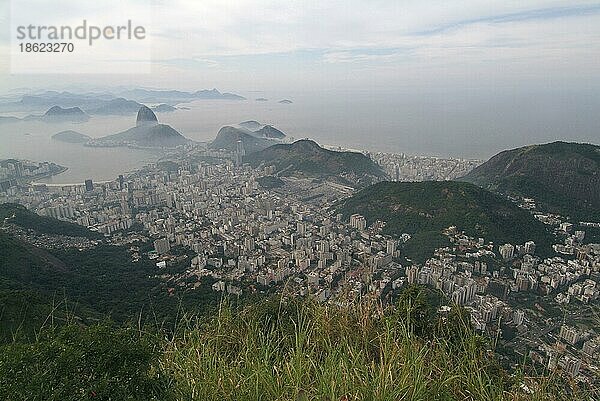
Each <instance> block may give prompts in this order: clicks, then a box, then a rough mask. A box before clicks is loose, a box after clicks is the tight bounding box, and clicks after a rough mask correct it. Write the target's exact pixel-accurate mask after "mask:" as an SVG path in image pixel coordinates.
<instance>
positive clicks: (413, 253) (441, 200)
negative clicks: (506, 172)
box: [338, 181, 552, 261]
mask: <svg viewBox="0 0 600 401" xmlns="http://www.w3.org/2000/svg"><path fill="white" fill-rule="evenodd" d="M338 209H339V211H340V212H342V213H343V214H344V215H345V216H346V218H347V217H349V216H350V215H351V214H353V213H359V214H361V215H363V216H365V218H366V219H367V223H368V224H372V223H373V222H374V221H375V220H382V221H385V222H386V223H387V225H386V227H385V229H384V231H385V233H386V234H390V235H401V234H402V233H408V234H411V235H412V236H413V238H412V239H411V240H409V241H408V243H407V244H406V245H407V252H408V256H410V257H413V258H415V259H417V260H420V261H422V260H423V259H424V258H426V257H427V256H430V255H431V252H432V251H433V249H435V248H436V247H439V246H443V245H444V244H446V243H447V242H446V240H445V238H444V237H443V236H442V235H441V231H442V230H443V229H444V228H447V227H450V226H457V227H458V228H459V229H460V230H463V231H465V232H466V233H467V234H468V235H471V236H473V237H476V238H478V237H483V238H485V239H486V241H493V242H494V243H496V244H500V243H504V242H510V243H524V242H526V241H530V240H532V241H535V242H536V244H537V245H538V249H539V250H540V252H547V251H548V250H549V246H550V244H551V240H552V237H551V235H550V233H549V232H548V231H547V230H546V228H545V226H544V225H543V224H542V223H540V222H539V221H537V220H536V219H535V218H534V217H533V216H532V215H531V214H530V213H528V212H527V211H524V210H521V209H519V208H518V207H517V206H516V205H514V204H513V203H511V202H510V201H508V200H506V199H504V198H502V197H501V196H499V195H495V194H493V193H491V192H489V191H486V190H484V189H481V188H479V187H477V186H475V185H472V184H469V183H464V182H453V181H426V182H381V183H378V184H375V185H373V186H371V187H368V188H366V189H363V190H362V191H360V192H358V193H357V194H355V195H354V196H352V197H351V198H349V199H347V200H346V201H344V202H343V203H342V204H340V205H339V206H338Z"/></svg>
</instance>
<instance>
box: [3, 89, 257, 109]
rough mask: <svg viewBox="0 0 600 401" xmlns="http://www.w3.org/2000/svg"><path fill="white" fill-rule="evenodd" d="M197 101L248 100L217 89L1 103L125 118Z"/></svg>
mask: <svg viewBox="0 0 600 401" xmlns="http://www.w3.org/2000/svg"><path fill="white" fill-rule="evenodd" d="M194 100H246V98H245V97H243V96H240V95H237V94H235V93H229V92H221V91H219V90H217V89H202V90H197V91H193V92H185V91H178V90H161V89H142V88H135V89H125V90H113V91H103V92H86V93H74V92H68V91H62V92H58V91H45V92H40V93H38V92H36V93H30V94H25V95H22V96H21V98H20V99H18V100H15V99H14V98H11V99H10V100H8V101H0V111H11V112H13V111H41V110H45V109H48V108H49V107H53V106H59V107H61V108H72V107H78V108H80V109H81V110H85V111H86V112H87V113H88V114H92V115H93V114H98V115H113V114H114V115H126V114H135V113H136V112H137V110H138V109H139V107H140V106H141V105H142V103H146V104H163V103H164V104H169V105H176V104H178V103H185V102H191V101H194ZM161 111H162V110H161Z"/></svg>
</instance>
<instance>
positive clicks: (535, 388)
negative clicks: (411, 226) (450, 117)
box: [0, 287, 589, 401]
mask: <svg viewBox="0 0 600 401" xmlns="http://www.w3.org/2000/svg"><path fill="white" fill-rule="evenodd" d="M397 306H398V307H397V308H394V309H382V308H381V307H380V306H378V305H362V306H352V307H335V306H324V305H318V304H314V303H312V302H311V301H307V300H299V301H284V300H279V299H278V300H266V301H263V302H259V303H253V304H250V305H246V306H243V307H239V306H232V304H230V303H228V302H223V303H222V304H221V306H220V308H219V309H218V312H217V313H216V314H215V316H214V317H212V318H210V319H208V320H199V319H196V318H192V317H184V318H183V319H182V320H181V325H180V326H179V327H178V329H177V330H176V331H175V332H174V333H171V334H168V335H167V333H166V332H164V331H161V330H158V329H155V328H151V329H149V328H143V327H136V328H131V327H116V326H113V325H111V324H110V323H103V324H98V325H94V326H88V327H86V326H81V325H73V324H70V325H66V326H63V327H52V326H49V327H46V328H44V329H42V330H40V331H39V333H38V336H37V339H36V340H35V341H32V342H20V341H13V342H10V343H6V344H4V345H2V346H1V347H0V399H11V400H81V399H97V400H336V401H337V400H463V399H470V400H561V399H574V398H581V399H584V395H583V394H579V393H577V392H576V393H571V392H570V391H569V392H566V391H565V388H566V387H564V385H563V384H561V383H558V382H557V381H556V380H554V379H553V378H550V377H544V376H540V377H534V378H531V377H525V376H523V375H522V374H520V373H518V372H517V373H516V374H513V375H509V374H507V372H506V371H504V370H503V369H502V368H501V367H500V366H499V365H498V363H497V362H496V360H495V358H494V357H493V353H492V352H491V350H489V349H488V346H487V344H486V342H485V341H484V339H483V338H482V337H480V336H478V335H476V334H475V333H474V332H473V331H472V330H471V329H470V327H469V325H468V322H467V318H466V315H465V314H464V312H463V311H461V310H460V309H458V308H454V309H452V310H451V311H450V312H448V313H446V314H443V315H439V314H437V312H436V311H435V308H432V307H430V306H429V304H428V298H427V293H426V291H425V290H424V289H421V288H418V287H412V288H410V289H408V290H407V291H405V292H404V293H403V294H402V295H401V297H400V300H399V301H398V305H397ZM588 399H589V398H588Z"/></svg>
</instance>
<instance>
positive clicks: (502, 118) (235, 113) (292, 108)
mask: <svg viewBox="0 0 600 401" xmlns="http://www.w3.org/2000/svg"><path fill="white" fill-rule="evenodd" d="M241 94H242V95H244V96H246V97H247V98H248V100H246V101H226V100H201V101H195V102H191V103H186V104H180V105H179V106H183V107H188V108H189V110H177V111H175V112H172V113H158V114H157V116H158V118H159V121H160V122H162V123H166V124H169V125H171V126H173V127H174V128H175V129H177V130H178V131H180V132H181V133H182V134H184V135H185V136H187V137H188V138H191V139H194V140H197V141H210V140H212V139H213V138H214V137H215V135H216V134H217V131H218V130H219V128H220V127H222V126H224V125H230V124H237V123H239V122H242V121H245V120H257V121H259V122H261V123H264V124H272V125H274V126H275V127H277V128H279V129H281V130H282V131H283V132H285V133H286V134H287V135H288V136H291V137H293V138H295V139H301V138H311V139H314V140H316V141H317V142H319V143H321V144H326V145H340V146H344V147H348V148H353V149H366V150H371V151H388V152H403V153H407V154H423V155H432V156H442V157H462V158H478V159H487V158H489V157H490V156H492V155H494V154H495V153H497V152H499V151H501V150H504V149H510V148H514V147H518V146H523V145H526V144H531V143H544V142H550V141H554V140H567V141H578V142H590V143H596V144H597V143H599V142H600V140H599V139H600V130H599V127H600V113H597V110H598V109H599V107H600V95H599V94H597V93H595V92H589V93H583V92H577V93H567V92H556V91H546V92H538V93H530V94H523V93H520V92H515V91H504V92H500V93H499V92H489V91H488V92H482V91H470V90H464V91H458V92H457V91H454V92H452V93H447V92H445V91H431V90H430V91H429V92H427V93H425V92H423V93H418V92H413V93H399V92H395V93H392V92H378V93H371V92H367V91H364V92H356V91H354V92H336V93H329V92H325V91H320V92H319V91H306V92H302V93H268V92H250V93H243V92H242V93H241ZM258 97H265V98H267V99H269V100H268V101H267V102H257V101H255V100H254V99H256V98H258ZM284 98H287V99H291V100H292V101H293V103H292V104H279V103H278V101H279V100H281V99H284ZM41 112H42V110H40V111H38V113H41ZM3 115H19V114H17V113H3ZM22 115H23V113H21V114H20V116H22ZM134 124H135V115H130V116H102V117H92V119H90V121H88V122H86V123H78V124H62V123H61V124H57V123H43V122H23V123H17V124H2V125H0V158H9V157H14V158H20V159H29V160H36V161H51V162H55V163H58V164H61V165H63V166H65V167H68V168H69V169H68V170H67V171H66V172H65V173H62V174H60V175H58V176H54V177H52V178H49V179H47V180H45V181H46V182H52V183H72V182H82V181H83V180H85V179H87V178H92V179H94V180H107V179H113V178H115V177H116V176H117V175H118V174H122V173H124V172H127V171H131V170H133V169H136V168H138V167H141V166H143V165H144V164H146V163H148V162H151V161H154V160H156V159H157V158H158V157H160V154H159V153H157V152H153V151H147V150H135V149H128V148H87V147H84V146H82V145H79V144H67V143H61V142H56V141H53V140H52V139H50V137H51V136H52V135H53V134H55V133H57V132H59V131H62V130H66V129H72V130H75V131H78V132H81V133H83V134H86V135H89V136H91V137H101V136H104V135H109V134H113V133H116V132H120V131H122V130H125V129H127V128H130V127H132V126H133V125H134Z"/></svg>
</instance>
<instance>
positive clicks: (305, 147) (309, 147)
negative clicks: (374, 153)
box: [244, 139, 385, 177]
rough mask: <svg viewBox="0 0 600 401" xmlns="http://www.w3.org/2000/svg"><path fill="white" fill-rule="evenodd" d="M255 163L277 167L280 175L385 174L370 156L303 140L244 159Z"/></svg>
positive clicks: (276, 146) (256, 164)
mask: <svg viewBox="0 0 600 401" xmlns="http://www.w3.org/2000/svg"><path fill="white" fill-rule="evenodd" d="M244 161H245V162H247V163H250V164H251V165H252V166H258V165H260V164H264V165H267V166H268V165H272V166H275V170H276V172H277V173H278V174H279V175H292V174H295V173H296V174H305V175H309V176H330V175H340V174H346V175H355V176H364V175H369V176H372V177H383V176H385V173H384V172H383V171H382V170H381V168H380V167H379V166H378V165H377V164H376V163H375V162H373V160H371V159H370V158H369V157H367V156H365V155H363V154H362V153H356V152H334V151H332V150H328V149H324V148H322V147H320V146H319V145H318V144H317V143H316V142H314V141H311V140H308V139H304V140H300V141H296V142H294V143H292V144H278V145H273V146H271V147H268V148H266V149H264V150H262V151H260V152H256V153H253V154H251V155H248V156H246V157H245V158H244Z"/></svg>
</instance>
